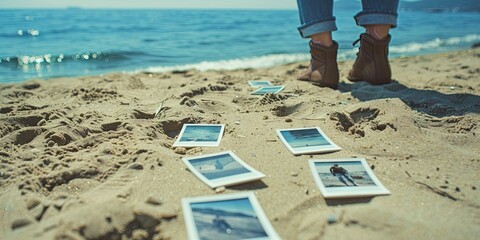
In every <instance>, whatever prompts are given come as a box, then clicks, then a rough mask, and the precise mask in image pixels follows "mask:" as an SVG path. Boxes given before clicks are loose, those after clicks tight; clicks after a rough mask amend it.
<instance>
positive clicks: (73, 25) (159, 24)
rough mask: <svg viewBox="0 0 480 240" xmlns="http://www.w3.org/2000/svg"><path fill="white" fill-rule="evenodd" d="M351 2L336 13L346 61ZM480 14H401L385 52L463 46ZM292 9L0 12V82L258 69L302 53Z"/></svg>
mask: <svg viewBox="0 0 480 240" xmlns="http://www.w3.org/2000/svg"><path fill="white" fill-rule="evenodd" d="M357 11H358V9H357V8H338V9H336V11H335V15H336V17H337V25H338V27H339V31H336V32H335V33H334V38H335V39H336V40H337V41H338V42H339V44H340V51H339V59H340V60H344V59H353V58H354V57H355V53H356V49H357V47H353V46H352V42H354V41H355V40H356V39H357V38H358V36H359V34H360V33H361V32H362V29H361V28H359V27H357V26H355V22H354V20H353V15H354V14H355V13H356V12H357ZM478 22H480V14H479V13H472V12H470V13H469V12H443V13H431V12H421V11H403V10H400V12H399V25H398V27H397V28H396V29H394V30H392V32H391V33H392V36H393V38H392V42H391V48H390V56H391V57H399V56H408V55H419V54H427V53H435V52H443V51H449V50H457V49H468V48H470V47H471V45H472V44H474V43H476V42H480V29H479V28H478V26H477V25H478V24H476V23H478ZM298 24H299V17H298V13H297V11H296V10H186V9H184V10H178V9H177V10H166V9H163V10H86V9H61V10H60V9H58V10H0V43H1V44H0V82H4V83H5V82H21V81H25V80H29V79H37V78H40V79H48V78H53V77H63V76H83V75H99V74H103V73H108V72H119V71H122V72H136V71H152V72H163V71H169V70H175V69H178V70H182V69H188V68H196V69H199V70H209V69H237V68H259V67H268V66H273V65H277V64H283V63H289V62H294V61H304V60H308V59H309V55H308V40H306V39H302V38H300V36H299V34H298V31H297V29H296V28H297V27H298Z"/></svg>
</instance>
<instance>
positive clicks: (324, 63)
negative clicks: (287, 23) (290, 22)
mask: <svg viewBox="0 0 480 240" xmlns="http://www.w3.org/2000/svg"><path fill="white" fill-rule="evenodd" d="M297 4H298V12H299V15H300V22H301V26H300V27H299V28H298V30H299V32H300V35H301V36H302V37H304V38H310V39H311V41H310V43H309V46H310V53H311V56H312V58H311V61H310V66H309V67H308V69H307V71H305V72H304V73H302V74H301V75H300V76H299V77H298V78H297V79H298V80H303V81H311V82H312V83H313V84H315V85H318V86H321V87H330V88H334V89H336V88H337V87H338V79H339V77H338V66H337V50H338V44H337V43H336V42H335V41H333V39H332V31H335V30H337V26H336V24H335V17H333V0H297Z"/></svg>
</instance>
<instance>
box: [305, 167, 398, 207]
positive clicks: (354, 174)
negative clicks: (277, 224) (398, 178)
mask: <svg viewBox="0 0 480 240" xmlns="http://www.w3.org/2000/svg"><path fill="white" fill-rule="evenodd" d="M309 164H310V169H311V170H312V174H313V177H314V179H315V182H316V183H317V185H318V187H319V188H320V191H321V192H322V195H323V196H324V197H325V198H340V197H355V196H357V197H359V196H374V195H385V194H390V192H389V191H388V190H387V189H386V188H385V187H384V186H383V185H382V184H381V183H380V182H379V181H378V179H377V178H376V177H375V175H374V174H373V172H372V170H371V169H370V167H369V166H368V164H367V161H366V160H365V159H363V158H351V159H328V160H310V161H309Z"/></svg>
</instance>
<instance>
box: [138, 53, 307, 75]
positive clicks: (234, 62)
mask: <svg viewBox="0 0 480 240" xmlns="http://www.w3.org/2000/svg"><path fill="white" fill-rule="evenodd" d="M307 59H308V55H307V54H270V55H264V56H259V57H250V58H238V59H231V60H220V61H202V62H199V63H192V64H184V65H176V66H156V67H149V68H146V69H142V70H139V71H145V72H169V71H174V70H187V69H197V70H200V71H207V70H235V69H243V68H264V67H272V66H276V65H281V64H286V63H291V62H299V61H305V60H307Z"/></svg>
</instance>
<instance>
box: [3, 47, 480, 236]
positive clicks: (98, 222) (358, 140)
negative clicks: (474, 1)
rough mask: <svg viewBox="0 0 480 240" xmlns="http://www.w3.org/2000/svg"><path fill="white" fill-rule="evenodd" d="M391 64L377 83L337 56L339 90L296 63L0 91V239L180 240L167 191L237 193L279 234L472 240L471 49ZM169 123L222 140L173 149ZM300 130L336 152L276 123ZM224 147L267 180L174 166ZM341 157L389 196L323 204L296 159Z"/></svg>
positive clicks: (475, 182) (478, 63)
mask: <svg viewBox="0 0 480 240" xmlns="http://www.w3.org/2000/svg"><path fill="white" fill-rule="evenodd" d="M391 63H392V70H393V78H394V79H396V81H395V82H393V83H391V84H387V85H383V86H372V85H369V84H367V83H355V84H352V83H350V82H348V81H347V80H346V75H347V73H348V70H349V69H350V68H351V66H352V62H351V61H348V62H341V63H339V67H340V71H341V73H340V74H341V84H340V88H339V90H331V89H328V88H318V87H315V86H313V85H311V84H309V83H307V82H300V81H296V80H295V77H296V76H297V75H298V74H299V73H300V72H301V71H303V70H304V69H305V68H306V67H307V65H308V63H306V62H304V63H294V64H288V65H284V66H278V67H273V68H268V69H242V70H234V71H206V72H199V71H195V70H189V71H176V72H169V73H137V74H125V73H112V74H105V75H102V76H92V77H76V78H59V79H51V80H48V81H42V80H32V81H28V82H24V83H17V84H2V85H0V92H1V94H0V102H1V106H0V138H1V139H0V216H1V218H0V239H90V240H93V239H186V238H187V233H186V227H185V223H184V217H183V216H184V215H183V212H182V208H181V203H180V200H181V198H183V197H193V196H204V195H215V194H226V193H235V192H244V191H254V192H255V193H256V195H257V198H258V200H259V202H260V204H261V206H262V207H263V209H264V211H265V213H266V215H267V216H268V218H269V219H270V221H271V223H272V225H273V227H274V228H275V229H276V231H277V232H278V234H279V235H280V236H281V237H282V238H283V239H320V238H321V239H477V238H478V235H479V234H480V227H479V226H480V190H479V188H480V175H479V173H480V167H479V164H480V128H479V123H480V49H472V50H468V51H460V52H449V53H442V54H435V55H428V56H416V57H405V58H397V59H392V61H391ZM253 79H264V80H270V81H272V82H273V83H274V84H278V85H285V90H284V91H282V92H281V93H280V94H277V95H266V96H252V95H249V92H250V91H252V90H253V89H252V88H251V87H249V86H248V84H247V81H248V80H253ZM162 103H163V105H162V111H161V114H159V116H157V118H155V117H154V114H155V111H156V110H157V108H159V106H160V105H161V104H162ZM183 123H221V124H226V129H225V134H224V137H223V139H222V142H221V144H220V146H219V147H195V148H172V147H171V145H172V144H173V143H174V141H175V138H176V137H177V136H178V133H179V131H180V129H181V127H182V124H183ZM299 127H320V128H321V129H322V130H323V131H324V132H325V133H326V134H327V135H328V136H329V137H330V138H331V139H332V141H334V142H335V143H336V144H337V145H339V146H340V147H342V150H341V151H338V152H334V153H328V154H316V155H302V156H293V155H292V154H291V153H290V152H289V151H288V150H287V148H286V147H285V146H284V145H283V144H282V143H281V142H280V141H279V139H278V137H277V136H276V133H275V129H277V128H299ZM225 150H232V151H233V152H235V154H236V155H238V156H239V157H240V158H242V159H243V160H244V161H245V162H247V163H248V164H249V165H251V166H252V167H254V168H255V169H257V170H259V171H261V172H263V173H264V174H265V175H266V177H265V178H264V179H262V180H261V181H256V182H251V183H246V184H242V185H238V186H233V187H228V188H227V189H226V190H225V191H224V192H221V193H216V191H215V190H214V189H210V188H209V187H208V186H207V185H205V184H204V183H202V182H201V181H200V180H198V179H197V178H196V177H195V176H194V175H193V174H192V173H191V172H189V171H187V170H186V166H185V165H184V164H183V162H182V161H181V158H182V157H184V156H192V155H199V154H208V153H216V152H220V151H225ZM350 157H362V158H366V159H367V161H368V163H369V165H370V167H371V168H372V169H373V172H374V173H375V174H376V176H377V177H378V179H379V180H380V181H381V182H382V183H383V184H384V185H385V186H386V187H387V188H388V189H389V190H390V191H391V192H392V194H391V195H389V196H378V197H373V198H355V199H334V200H328V201H327V200H325V199H324V198H323V197H322V196H321V194H320V191H319V189H318V188H317V186H316V185H315V182H314V180H313V177H312V175H311V173H310V169H309V167H308V160H309V159H332V158H350ZM329 220H330V221H329Z"/></svg>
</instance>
